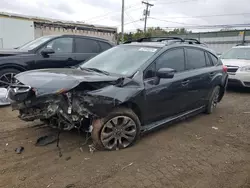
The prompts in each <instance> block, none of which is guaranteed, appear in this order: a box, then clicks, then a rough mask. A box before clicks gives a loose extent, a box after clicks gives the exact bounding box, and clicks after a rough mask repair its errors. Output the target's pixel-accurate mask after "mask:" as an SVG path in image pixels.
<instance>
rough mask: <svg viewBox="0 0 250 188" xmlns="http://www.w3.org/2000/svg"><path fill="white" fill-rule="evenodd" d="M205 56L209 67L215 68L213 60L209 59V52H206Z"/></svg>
mask: <svg viewBox="0 0 250 188" xmlns="http://www.w3.org/2000/svg"><path fill="white" fill-rule="evenodd" d="M205 56H206V62H207V66H208V67H211V66H213V62H212V60H211V58H210V57H209V55H208V53H207V52H205Z"/></svg>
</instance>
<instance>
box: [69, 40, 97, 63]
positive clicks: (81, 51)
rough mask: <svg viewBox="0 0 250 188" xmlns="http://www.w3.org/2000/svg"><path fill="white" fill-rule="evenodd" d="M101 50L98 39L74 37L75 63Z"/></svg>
mask: <svg viewBox="0 0 250 188" xmlns="http://www.w3.org/2000/svg"><path fill="white" fill-rule="evenodd" d="M100 52H101V47H100V45H99V43H98V41H96V40H93V39H88V38H81V37H75V48H74V57H75V60H76V62H77V64H79V63H82V62H85V61H86V60H88V59H90V58H92V57H94V56H96V55H97V54H99V53H100Z"/></svg>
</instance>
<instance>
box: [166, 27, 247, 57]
mask: <svg viewBox="0 0 250 188" xmlns="http://www.w3.org/2000/svg"><path fill="white" fill-rule="evenodd" d="M170 36H175V37H182V38H193V39H197V40H199V41H201V42H203V43H206V44H207V46H208V47H209V48H211V49H213V50H214V51H215V52H216V53H217V54H222V53H224V52H226V51H227V50H229V49H231V48H232V47H233V46H236V45H239V44H245V45H249V44H250V30H249V29H244V30H229V31H214V32H202V33H187V34H184V35H183V34H181V35H170Z"/></svg>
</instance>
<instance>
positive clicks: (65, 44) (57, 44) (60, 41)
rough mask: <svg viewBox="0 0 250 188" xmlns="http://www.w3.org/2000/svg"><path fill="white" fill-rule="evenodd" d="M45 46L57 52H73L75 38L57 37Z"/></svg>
mask: <svg viewBox="0 0 250 188" xmlns="http://www.w3.org/2000/svg"><path fill="white" fill-rule="evenodd" d="M45 48H52V49H53V50H54V51H55V53H72V51H73V38H57V39H55V40H52V41H51V42H49V43H48V44H47V45H46V46H45Z"/></svg>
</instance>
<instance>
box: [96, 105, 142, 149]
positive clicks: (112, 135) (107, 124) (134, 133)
mask: <svg viewBox="0 0 250 188" xmlns="http://www.w3.org/2000/svg"><path fill="white" fill-rule="evenodd" d="M128 120H129V121H128ZM126 122H127V124H126ZM140 128H141V123H140V120H139V118H138V116H137V115H136V114H135V113H134V112H133V110H131V109H129V108H116V109H115V110H113V111H112V112H111V113H110V114H109V115H108V116H106V117H105V118H102V119H98V120H95V121H94V122H93V130H92V132H91V137H92V140H93V144H94V147H95V148H96V149H99V150H118V149H124V148H127V147H130V146H132V145H133V144H135V142H136V141H137V140H138V139H139V136H140V130H141V129H140ZM125 133H126V134H125ZM107 135H109V136H107ZM128 135H129V136H128ZM125 137H127V138H129V140H127V138H125ZM108 140H109V141H108Z"/></svg>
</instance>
